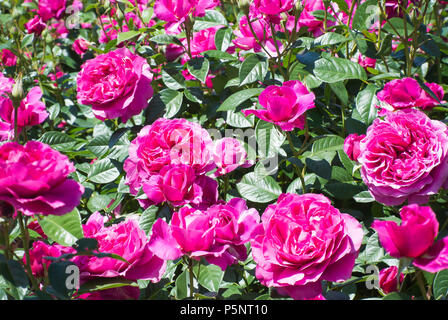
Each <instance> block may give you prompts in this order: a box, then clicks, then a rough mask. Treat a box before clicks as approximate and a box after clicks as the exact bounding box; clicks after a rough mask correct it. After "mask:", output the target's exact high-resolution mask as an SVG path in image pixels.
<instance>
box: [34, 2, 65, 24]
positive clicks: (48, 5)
mask: <svg viewBox="0 0 448 320" xmlns="http://www.w3.org/2000/svg"><path fill="white" fill-rule="evenodd" d="M65 6H66V0H39V6H38V10H37V14H38V15H39V16H40V17H41V18H42V20H43V21H44V22H46V21H48V20H50V19H51V18H56V19H59V18H61V17H62V15H63V14H64V13H65Z"/></svg>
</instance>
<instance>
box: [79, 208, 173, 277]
mask: <svg viewBox="0 0 448 320" xmlns="http://www.w3.org/2000/svg"><path fill="white" fill-rule="evenodd" d="M104 220H105V219H104V218H103V216H101V214H100V213H99V212H95V213H93V214H92V215H91V216H90V217H89V220H88V221H87V223H86V224H85V225H83V231H84V237H85V238H92V239H96V240H97V241H98V251H99V252H102V253H114V254H117V255H119V256H121V257H122V258H124V259H126V260H127V261H128V263H126V262H124V261H121V260H118V259H115V258H109V257H103V258H99V257H95V256H90V257H88V259H87V260H86V259H79V260H74V262H75V263H76V264H77V265H78V266H79V269H80V274H81V280H82V281H83V282H84V281H87V280H89V279H94V278H115V277H122V278H124V279H128V280H151V281H152V282H158V281H160V279H161V278H162V276H163V274H164V272H165V268H166V261H164V260H162V259H160V258H158V257H157V256H155V255H154V253H153V252H152V251H151V250H150V248H149V246H148V239H147V237H146V234H145V232H144V231H143V230H142V229H140V227H139V226H138V221H137V220H135V219H134V218H128V219H127V220H125V221H123V222H120V223H118V224H113V225H111V226H109V227H106V226H105V225H104ZM80 258H85V257H80Z"/></svg>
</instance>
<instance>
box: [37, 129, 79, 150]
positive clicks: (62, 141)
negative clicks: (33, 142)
mask: <svg viewBox="0 0 448 320" xmlns="http://www.w3.org/2000/svg"><path fill="white" fill-rule="evenodd" d="M39 141H40V142H42V143H45V144H48V145H49V146H50V147H52V148H53V149H55V150H57V151H68V150H71V149H72V148H73V147H74V146H75V144H76V140H75V139H73V138H72V137H70V136H69V135H67V134H65V133H63V132H59V131H47V132H45V133H44V134H43V135H42V137H40V139H39Z"/></svg>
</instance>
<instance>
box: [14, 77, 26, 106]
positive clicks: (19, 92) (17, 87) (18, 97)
mask: <svg viewBox="0 0 448 320" xmlns="http://www.w3.org/2000/svg"><path fill="white" fill-rule="evenodd" d="M15 82H16V83H15V84H14V86H13V87H12V92H11V96H12V100H13V101H19V102H20V101H22V99H23V96H24V95H23V85H22V78H20V77H19V78H17V79H15Z"/></svg>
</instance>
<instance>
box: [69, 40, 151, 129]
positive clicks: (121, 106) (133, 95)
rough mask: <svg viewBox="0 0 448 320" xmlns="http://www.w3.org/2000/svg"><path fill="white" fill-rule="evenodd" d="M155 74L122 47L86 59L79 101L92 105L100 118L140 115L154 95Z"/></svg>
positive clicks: (143, 62) (81, 76)
mask: <svg viewBox="0 0 448 320" xmlns="http://www.w3.org/2000/svg"><path fill="white" fill-rule="evenodd" d="M151 80H152V73H151V71H150V67H149V64H148V63H147V61H146V60H145V59H144V58H142V57H140V56H138V55H134V54H133V53H132V52H131V51H129V50H128V49H126V48H120V49H117V50H115V51H111V52H108V53H105V54H101V55H99V56H97V57H96V58H94V59H91V60H88V61H86V62H85V63H84V64H83V65H82V66H81V71H80V72H79V74H78V78H77V85H78V93H77V98H78V102H79V103H82V104H86V105H91V106H92V111H93V113H94V115H95V117H97V118H98V119H100V120H105V119H114V118H118V117H120V118H121V121H122V122H126V121H128V119H129V118H131V117H132V116H135V115H137V114H139V113H140V112H141V111H142V110H143V109H145V108H146V107H147V106H148V100H149V98H151V97H152V94H153V90H152V87H151Z"/></svg>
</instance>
